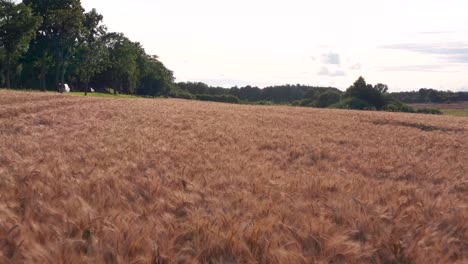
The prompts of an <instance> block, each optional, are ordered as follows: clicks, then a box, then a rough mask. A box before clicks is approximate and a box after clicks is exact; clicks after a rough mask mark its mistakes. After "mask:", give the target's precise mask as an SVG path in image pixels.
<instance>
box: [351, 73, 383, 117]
mask: <svg viewBox="0 0 468 264" xmlns="http://www.w3.org/2000/svg"><path fill="white" fill-rule="evenodd" d="M381 89H382V90H383V88H378V86H376V87H373V86H372V85H370V84H367V83H366V81H365V80H364V78H362V77H359V79H358V80H357V81H356V82H355V83H354V84H353V85H352V86H351V87H349V88H348V90H346V93H345V95H344V97H345V98H350V97H351V98H358V99H360V100H362V101H365V102H366V103H367V104H369V105H371V106H372V108H375V109H377V110H380V109H382V108H383V107H384V106H385V105H386V101H385V98H384V96H383V94H382V92H381Z"/></svg>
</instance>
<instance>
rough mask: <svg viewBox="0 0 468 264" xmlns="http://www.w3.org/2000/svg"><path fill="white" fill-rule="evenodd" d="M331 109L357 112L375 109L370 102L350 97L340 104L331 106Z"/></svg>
mask: <svg viewBox="0 0 468 264" xmlns="http://www.w3.org/2000/svg"><path fill="white" fill-rule="evenodd" d="M329 108H338V109H356V110H373V109H375V108H374V107H373V106H372V105H371V104H369V103H368V102H366V101H364V100H361V99H358V98H355V97H348V98H346V99H344V100H341V101H340V102H338V103H336V104H333V105H330V106H329Z"/></svg>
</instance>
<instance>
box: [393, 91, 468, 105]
mask: <svg viewBox="0 0 468 264" xmlns="http://www.w3.org/2000/svg"><path fill="white" fill-rule="evenodd" d="M392 95H393V96H394V97H396V98H398V99H399V100H401V101H402V102H405V103H450V102H461V101H468V92H452V91H438V90H434V89H426V88H422V89H419V90H418V91H411V92H398V93H392Z"/></svg>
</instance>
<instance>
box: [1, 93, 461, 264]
mask: <svg viewBox="0 0 468 264" xmlns="http://www.w3.org/2000/svg"><path fill="white" fill-rule="evenodd" d="M467 161H468V118H457V117H451V116H445V115H444V116H433V115H416V114H402V113H401V114H398V113H383V112H359V111H346V110H328V109H313V108H296V107H287V106H248V105H230V104H221V103H209V102H199V101H185V100H176V99H125V98H123V99H109V98H96V97H94V98H93V97H88V98H85V97H79V96H70V95H56V94H44V93H26V92H11V91H0V201H1V202H0V263H466V261H468V221H467V219H468V162H467Z"/></svg>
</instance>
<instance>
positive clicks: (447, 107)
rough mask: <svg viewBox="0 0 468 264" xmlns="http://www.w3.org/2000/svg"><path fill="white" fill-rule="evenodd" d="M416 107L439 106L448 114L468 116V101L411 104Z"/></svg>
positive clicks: (438, 107)
mask: <svg viewBox="0 0 468 264" xmlns="http://www.w3.org/2000/svg"><path fill="white" fill-rule="evenodd" d="M411 106H413V107H415V108H437V109H440V110H441V111H442V112H443V113H444V114H446V115H453V116H464V117H468V102H456V103H451V104H411Z"/></svg>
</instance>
